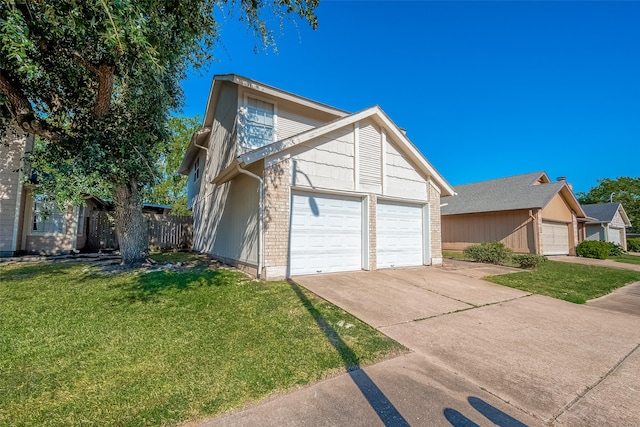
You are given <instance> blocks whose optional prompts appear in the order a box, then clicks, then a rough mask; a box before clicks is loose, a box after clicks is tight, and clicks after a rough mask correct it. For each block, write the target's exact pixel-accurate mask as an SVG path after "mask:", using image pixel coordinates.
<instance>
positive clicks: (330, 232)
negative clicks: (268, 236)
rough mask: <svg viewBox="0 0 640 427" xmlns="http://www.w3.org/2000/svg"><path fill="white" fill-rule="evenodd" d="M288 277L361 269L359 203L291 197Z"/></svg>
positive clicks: (318, 196) (313, 196)
mask: <svg viewBox="0 0 640 427" xmlns="http://www.w3.org/2000/svg"><path fill="white" fill-rule="evenodd" d="M289 247H290V262H291V271H290V273H291V275H296V274H315V273H328V272H336V271H350V270H360V269H361V268H362V202H361V200H360V199H356V198H351V197H341V196H328V195H324V194H314V193H293V196H292V201H291V243H290V246H289Z"/></svg>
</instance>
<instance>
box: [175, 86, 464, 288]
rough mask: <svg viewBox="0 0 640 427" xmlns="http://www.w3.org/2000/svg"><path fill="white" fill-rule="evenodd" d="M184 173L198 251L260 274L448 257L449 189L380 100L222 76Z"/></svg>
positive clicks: (424, 261) (431, 261)
mask: <svg viewBox="0 0 640 427" xmlns="http://www.w3.org/2000/svg"><path fill="white" fill-rule="evenodd" d="M179 171H180V172H181V173H183V174H185V175H188V176H189V187H188V190H189V191H188V192H189V202H188V203H189V207H190V208H191V209H192V211H193V216H194V250H196V251H199V252H203V253H207V254H210V255H211V256H212V257H214V258H217V259H220V260H222V261H224V262H227V263H230V264H232V265H236V266H238V267H239V268H242V269H244V270H246V271H248V272H250V273H252V274H255V275H258V276H259V277H262V278H269V279H271V278H281V277H289V276H292V275H301V274H315V273H324V272H337V271H351V270H361V269H364V270H374V269H378V268H389V267H400V266H417V265H431V264H440V263H442V251H441V239H440V197H441V196H448V195H452V194H453V190H452V188H451V186H450V185H449V184H448V183H447V181H446V180H445V179H444V178H443V177H442V176H441V175H440V174H439V173H438V172H437V171H436V170H435V168H434V167H433V166H432V165H431V164H430V163H429V162H428V161H427V160H426V159H425V158H424V156H423V155H422V153H420V151H419V150H418V149H417V148H416V147H415V146H414V145H413V144H412V143H411V141H409V139H408V138H407V136H406V134H405V132H404V131H403V130H402V129H400V128H399V127H398V126H396V124H395V123H394V122H393V121H391V119H390V118H389V117H388V116H387V115H386V114H385V113H384V112H383V111H382V110H381V109H380V108H379V107H377V106H374V107H370V108H367V109H365V110H362V111H359V112H356V113H349V112H346V111H343V110H340V109H337V108H334V107H331V106H328V105H325V104H322V103H319V102H316V101H312V100H310V99H307V98H303V97H301V96H298V95H295V94H292V93H288V92H285V91H283V90H280V89H276V88H274V87H271V86H268V85H265V84H262V83H259V82H256V81H254V80H250V79H248V78H245V77H241V76H238V75H234V74H230V75H218V76H215V77H214V79H213V84H212V86H211V92H210V95H209V101H208V104H207V109H206V113H205V116H204V122H203V126H202V129H201V130H199V131H198V132H196V133H195V134H194V135H193V138H192V140H191V142H190V144H189V146H188V148H187V151H186V154H185V157H184V160H183V162H182V164H181V165H180V168H179Z"/></svg>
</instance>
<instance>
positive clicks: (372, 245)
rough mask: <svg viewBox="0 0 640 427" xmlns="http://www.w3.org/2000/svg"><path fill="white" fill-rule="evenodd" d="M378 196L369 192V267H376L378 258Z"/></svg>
mask: <svg viewBox="0 0 640 427" xmlns="http://www.w3.org/2000/svg"><path fill="white" fill-rule="evenodd" d="M377 203H378V198H377V197H376V195H375V194H369V269H370V270H375V269H376V268H378V264H377V262H378V258H377V255H376V248H377V244H376V242H377V240H376V232H377V229H376V209H377Z"/></svg>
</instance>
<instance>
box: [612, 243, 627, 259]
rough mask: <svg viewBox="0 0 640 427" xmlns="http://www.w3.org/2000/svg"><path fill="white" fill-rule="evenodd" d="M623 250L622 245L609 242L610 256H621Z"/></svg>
mask: <svg viewBox="0 0 640 427" xmlns="http://www.w3.org/2000/svg"><path fill="white" fill-rule="evenodd" d="M623 252H624V249H622V246H620V245H617V244H615V243H611V242H609V256H620V255H622V253H623Z"/></svg>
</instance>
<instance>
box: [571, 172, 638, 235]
mask: <svg viewBox="0 0 640 427" xmlns="http://www.w3.org/2000/svg"><path fill="white" fill-rule="evenodd" d="M612 193H613V201H614V202H618V203H622V206H623V207H624V210H625V211H626V212H627V215H628V216H629V219H630V220H631V225H632V226H631V229H630V231H632V232H633V233H640V177H636V178H631V177H628V176H623V177H620V178H616V179H610V178H603V179H599V180H598V185H597V186H595V187H592V188H591V189H589V191H587V192H586V193H584V192H579V193H577V194H576V196H577V198H578V200H579V201H580V203H582V204H592V203H609V201H610V200H611V194H612Z"/></svg>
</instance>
